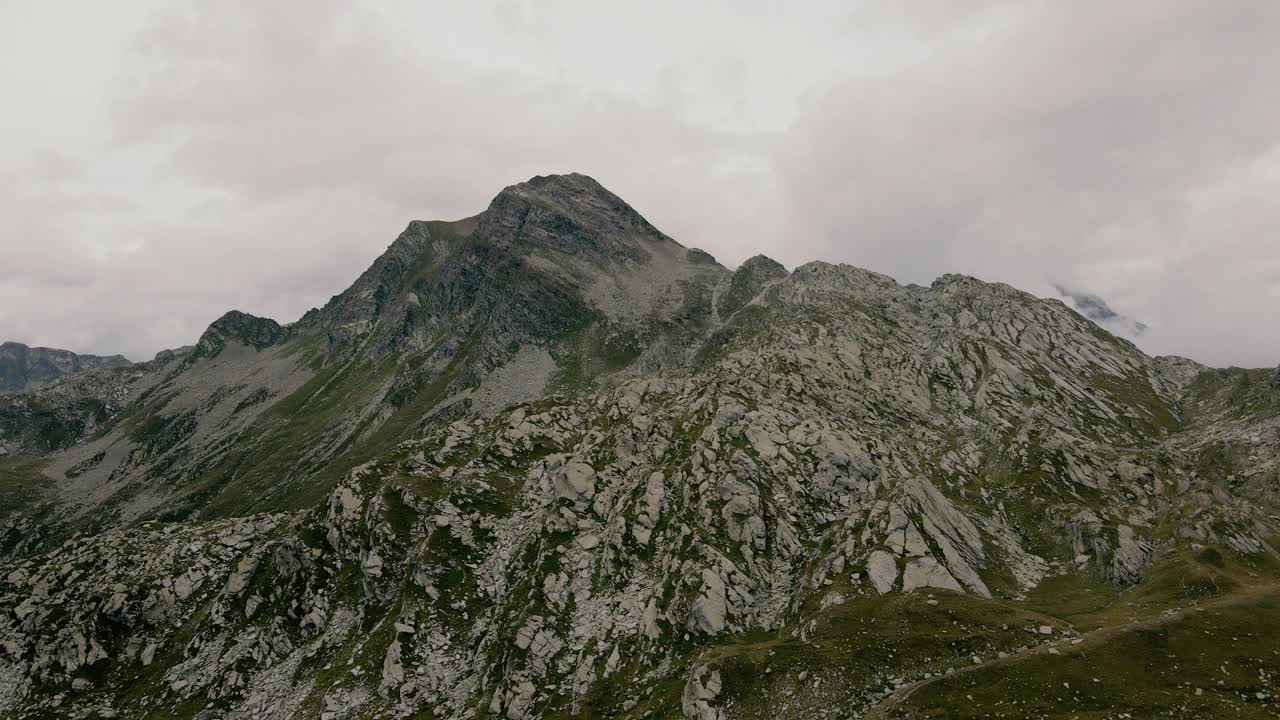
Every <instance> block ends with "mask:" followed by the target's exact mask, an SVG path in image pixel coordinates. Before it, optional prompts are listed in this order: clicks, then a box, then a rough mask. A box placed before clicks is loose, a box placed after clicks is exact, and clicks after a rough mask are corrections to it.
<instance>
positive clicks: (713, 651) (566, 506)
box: [0, 175, 1280, 720]
mask: <svg viewBox="0 0 1280 720" xmlns="http://www.w3.org/2000/svg"><path fill="white" fill-rule="evenodd" d="M192 340H193V342H194V345H193V346H192V347H190V348H183V349H181V350H179V351H166V352H164V353H161V354H160V355H158V356H157V357H156V359H154V360H152V361H149V362H144V363H138V364H134V365H128V366H125V367H98V368H88V369H86V368H83V367H82V368H81V369H80V370H79V371H78V372H75V373H69V374H66V375H65V376H62V377H59V378H51V379H52V382H48V383H45V384H40V385H38V386H31V384H30V383H28V382H24V383H23V384H22V386H21V387H20V388H18V389H20V390H22V392H18V393H14V394H9V395H5V396H2V397H0V715H3V716H4V717H12V718H171V717H184V718H202V719H209V720H212V719H214V718H228V719H230V718H323V719H324V720H337V719H339V718H422V719H426V718H431V719H435V720H442V719H444V718H494V719H499V718H500V719H505V720H522V719H530V720H532V719H533V718H635V719H639V718H688V719H690V720H728V719H730V718H805V719H810V718H898V719H907V718H1062V719H1064V720H1065V719H1066V718H1164V717H1167V718H1191V717H1195V718H1214V717H1222V718H1228V717H1229V718H1264V717H1267V718H1270V717H1275V716H1276V714H1277V712H1280V682H1278V679H1280V560H1278V557H1277V547H1278V545H1277V543H1278V542H1280V384H1278V383H1277V381H1276V378H1277V377H1280V375H1277V371H1276V370H1275V369H1273V368H1266V369H1258V370H1244V369H1238V368H1232V369H1227V370H1218V369H1212V368H1207V367H1202V366H1200V365H1198V364H1196V363H1194V362H1192V361H1190V360H1185V359H1180V358H1174V357H1150V356H1148V355H1146V354H1144V353H1143V352H1142V351H1141V350H1139V349H1138V348H1137V347H1136V346H1134V345H1133V344H1131V343H1130V342H1128V341H1126V340H1123V339H1120V338H1117V337H1115V336H1114V335H1112V334H1110V333H1109V332H1107V331H1106V330H1104V329H1102V328H1100V327H1099V326H1098V325H1096V324H1094V323H1093V322H1092V321H1091V320H1089V319H1088V318H1086V317H1083V316H1082V315H1080V314H1078V313H1077V312H1076V311H1075V310H1073V309H1071V308H1069V307H1068V306H1066V305H1064V304H1063V303H1062V302H1061V301H1059V300H1045V299H1040V298H1037V297H1034V296H1032V295H1029V294H1027V293H1024V292H1020V291H1018V290H1016V289H1014V288H1012V287H1009V286H1007V285H1001V284H993V283H986V282H981V281H979V280H976V279H973V278H970V277H964V276H958V275H948V276H944V277H941V278H939V279H938V280H936V281H935V282H934V283H933V284H932V285H931V286H929V287H920V286H916V285H906V286H904V285H900V284H898V283H897V282H895V281H894V280H893V279H891V278H889V277H886V276H884V275H880V274H877V273H875V272H871V271H868V270H863V269H859V268H856V267H851V266H848V265H833V264H828V263H824V262H813V263H809V264H806V265H802V266H800V267H797V268H795V269H794V270H792V271H788V270H787V269H786V268H784V267H783V266H782V265H780V264H778V263H777V262H774V261H773V260H770V259H768V258H765V257H756V258H752V259H750V260H748V261H747V262H745V263H743V264H742V265H741V266H740V267H739V268H737V269H736V270H730V269H728V268H726V267H724V266H722V265H721V264H719V263H718V262H717V261H716V260H715V259H714V258H712V257H711V256H710V255H708V254H707V253H705V252H702V251H699V250H695V249H691V248H686V247H684V246H682V245H680V244H679V243H677V242H676V241H675V240H673V239H671V238H669V237H667V236H666V235H664V234H663V233H662V232H660V231H659V230H657V229H656V228H655V227H654V226H653V225H651V224H650V223H649V222H648V221H646V220H645V219H644V218H643V217H641V216H640V214H639V213H637V212H636V211H635V210H634V209H632V208H631V207H629V206H628V205H627V204H626V203H625V202H623V201H622V200H621V199H619V198H618V197H617V196H615V195H613V194H612V193H610V192H609V191H607V190H605V189H604V188H603V187H601V186H600V185H599V184H597V183H596V182H595V181H594V180H592V179H590V178H588V177H585V176H582V175H565V176H552V177H538V178H534V179H532V180H530V181H528V182H526V183H522V184H519V185H514V186H512V187H508V188H506V189H505V190H503V191H502V192H501V193H499V194H498V196H497V197H496V198H494V200H493V201H492V203H491V204H490V205H489V207H488V208H487V209H486V210H484V211H483V212H481V213H480V214H478V215H476V216H474V217H471V218H467V219H464V220H459V221H454V222H438V221H414V222H411V223H409V225H408V227H406V228H405V230H404V232H403V233H401V234H400V236H399V237H398V238H396V239H395V241H394V242H393V243H392V244H391V245H390V247H389V248H387V250H386V252H385V253H383V255H382V256H381V257H379V258H378V259H377V260H376V262H374V263H373V265H372V266H371V267H370V268H369V269H368V270H366V271H365V272H364V273H363V274H361V275H360V276H359V278H357V279H356V281H355V282H354V284H353V285H352V286H351V287H350V288H348V289H347V290H346V291H344V292H343V293H341V294H340V295H337V296H335V297H334V298H333V299H332V300H330V301H329V303H327V304H326V305H325V306H324V307H322V308H318V309H314V310H311V311H309V312H308V313H306V314H305V315H304V316H303V317H302V318H300V319H298V320H297V321H296V322H292V323H288V324H281V323H278V322H276V321H274V320H269V319H265V318H258V317H254V316H252V315H248V314H245V313H242V312H230V313H227V314H226V315H224V316H223V317H221V318H220V319H218V320H217V321H216V322H214V323H213V324H212V325H211V326H210V327H209V329H208V330H207V331H206V332H205V333H204V334H203V335H202V336H201V337H200V338H193V339H192ZM6 347H8V346H6ZM6 352H7V351H6ZM6 372H7V371H6ZM6 377H7V375H6Z"/></svg>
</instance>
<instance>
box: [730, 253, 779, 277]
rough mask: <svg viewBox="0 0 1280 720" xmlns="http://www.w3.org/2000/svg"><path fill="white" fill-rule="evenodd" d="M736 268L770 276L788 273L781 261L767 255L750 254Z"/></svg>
mask: <svg viewBox="0 0 1280 720" xmlns="http://www.w3.org/2000/svg"><path fill="white" fill-rule="evenodd" d="M738 270H739V271H746V272H749V273H755V274H761V275H767V276H771V277H772V276H780V275H787V274H788V273H787V268H786V267H784V266H783V265H782V263H780V262H778V261H777V260H774V259H773V258H771V257H769V256H768V255H752V256H751V257H749V258H747V259H746V260H745V261H743V263H742V264H741V265H739V266H738Z"/></svg>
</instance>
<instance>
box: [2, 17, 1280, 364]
mask: <svg viewBox="0 0 1280 720" xmlns="http://www.w3.org/2000/svg"><path fill="white" fill-rule="evenodd" d="M138 2H140V3H142V2H143V0H138ZM144 4H145V3H144ZM126 10H127V12H126ZM130 13H131V14H130ZM118 15H121V16H128V17H136V18H137V22H136V23H134V25H133V26H130V27H127V28H125V27H115V26H113V33H114V34H113V35H112V37H118V42H115V44H111V43H106V42H105V41H102V42H101V43H99V46H100V47H99V46H93V47H99V50H98V52H100V53H101V57H102V58H103V60H104V62H105V61H110V63H111V68H113V69H112V71H111V72H110V73H108V72H107V71H106V70H99V71H98V72H96V73H95V74H94V78H95V81H99V80H100V84H101V85H102V86H99V85H98V84H95V85H94V86H93V88H88V87H86V88H82V90H83V92H79V94H77V92H78V91H74V87H71V89H69V90H67V92H68V93H71V96H72V97H74V98H81V100H80V102H81V104H82V105H83V106H84V107H85V108H87V109H88V110H93V112H88V111H86V112H84V113H83V117H81V116H76V117H75V118H71V119H68V117H67V116H65V115H64V114H60V113H57V112H55V111H56V109H57V108H55V107H54V106H53V105H50V106H49V107H48V108H45V110H47V111H48V113H49V122H48V123H47V127H42V125H41V124H40V123H37V122H30V118H37V119H39V118H40V117H41V116H40V114H39V110H40V108H42V107H43V106H41V105H40V104H39V102H36V100H35V99H33V102H36V109H35V110H31V109H28V111H27V112H26V115H24V117H26V118H28V122H27V125H26V126H24V128H23V131H22V132H21V133H7V134H6V135H7V136H9V137H10V138H15V137H16V138H18V139H17V140H13V139H11V140H8V141H0V157H6V158H14V159H15V161H14V162H11V163H7V165H6V166H7V167H9V168H10V170H8V171H7V172H3V173H0V221H2V222H3V226H4V230H3V232H2V234H0V258H3V261H4V262H0V337H3V338H6V339H8V338H13V339H18V340H23V341H27V342H38V343H44V344H52V345H59V346H64V347H70V348H72V349H75V350H81V351H97V352H114V351H118V350H122V351H126V352H129V353H132V354H133V355H135V356H144V355H147V354H150V353H152V352H154V351H155V350H157V349H160V348H161V347H166V346H172V345H178V344H183V343H187V342H191V341H192V340H193V339H194V338H195V337H196V336H197V335H198V334H199V332H200V331H201V330H202V329H203V327H204V326H205V325H206V324H207V323H208V322H209V321H211V320H212V319H213V318H215V317H217V315H219V314H220V313H221V312H222V311H224V310H226V309H229V308H232V307H235V308H239V309H243V310H246V311H249V312H254V313H258V314H264V315H270V316H273V317H276V318H278V319H281V320H285V321H288V320H292V319H294V318H296V317H298V316H299V315H300V314H301V313H302V312H303V311H305V310H306V309H307V308H309V307H311V306H314V305H318V304H321V303H323V302H324V301H325V300H326V299H327V298H328V296H329V295H331V294H334V293H336V292H338V291H340V290H341V289H342V288H343V287H344V286H345V285H346V284H347V283H349V282H350V281H351V280H352V279H354V277H355V276H356V275H357V274H358V273H359V272H360V271H361V270H362V269H363V268H364V267H365V266H366V265H367V264H368V263H369V262H370V261H371V260H372V259H373V257H375V256H376V255H377V253H378V252H380V251H381V249H382V248H383V247H385V245H386V244H387V243H389V242H390V241H391V240H392V239H393V238H394V236H395V234H396V233H397V232H398V231H399V230H400V229H401V228H402V227H403V226H404V224H405V223H406V222H407V221H408V220H409V219H412V218H433V217H443V218H452V217H461V216H464V215H469V214H472V213H474V212H477V211H479V210H480V209H482V208H483V207H484V206H485V204H487V202H488V200H489V198H490V197H491V196H492V195H493V194H494V193H495V192H496V191H497V190H499V189H500V188H501V187H502V186H504V185H507V184H510V183H512V182H517V181H520V180H523V179H525V178H527V177H529V176H532V175H535V174H545V173H548V172H561V171H570V170H577V171H581V172H586V173H589V174H591V175H594V176H595V177H597V178H598V179H599V180H601V181H602V182H604V183H605V184H606V185H608V186H609V187H610V188H611V189H613V190H614V191H615V192H617V193H618V194H619V195H621V196H622V197H624V198H626V199H627V200H628V201H629V202H631V203H632V204H633V205H635V206H636V207H637V209H639V210H640V211H641V212H642V213H644V214H645V215H646V216H647V217H649V219H650V220H651V221H653V222H654V223H655V224H656V225H658V226H659V227H660V228H662V229H663V230H664V231H666V232H667V233H668V234H671V235H672V236H674V237H676V238H677V239H678V240H680V241H682V242H684V243H685V244H688V245H694V246H698V247H703V248H705V249H707V250H709V251H710V252H712V253H713V254H716V255H717V256H718V257H720V258H721V259H722V260H724V261H726V262H728V263H736V262H738V261H741V260H742V259H744V258H746V257H747V256H749V255H751V254H754V253H756V252H764V253H766V254H769V255H771V256H773V257H776V258H778V259H779V260H782V261H783V262H785V263H787V264H790V265H794V264H798V263H801V262H804V261H807V260H810V259H825V260H830V261H843V262H850V263H853V264H856V265H861V266H864V267H870V268H872V269H876V270H880V271H882V272H887V273H889V274H891V275H894V276H895V277H898V278H899V279H900V280H901V281H904V282H921V283H927V282H929V281H930V280H931V279H932V278H933V277H934V276H936V275H938V274H941V273H943V272H953V271H958V272H966V273H970V274H974V275H977V276H979V277H983V278H985V279H991V280H1002V281H1007V282H1010V283H1012V284H1015V285H1018V286H1020V287H1023V288H1025V289H1028V290H1031V291H1033V292H1038V293H1040V294H1043V295H1046V296H1054V295H1056V293H1055V292H1054V291H1053V289H1052V287H1051V286H1052V283H1054V282H1061V283H1064V284H1067V285H1069V286H1071V287H1073V288H1079V289H1082V290H1086V291H1090V292H1095V293H1097V294H1099V295H1101V296H1103V297H1105V298H1106V299H1107V300H1108V302H1110V303H1111V304H1112V305H1113V306H1115V307H1116V309H1117V310H1118V311H1120V312H1122V313H1124V314H1127V315H1130V316H1132V317H1135V318H1137V319H1139V320H1142V321H1144V322H1147V323H1149V324H1150V325H1151V326H1152V329H1151V330H1150V331H1149V332H1148V333H1146V334H1144V336H1143V339H1142V343H1143V344H1144V346H1145V347H1147V348H1148V349H1149V350H1151V351H1153V352H1176V353H1179V354H1185V355H1189V356H1192V357H1195V358H1196V359H1200V360H1202V361H1207V362H1212V363H1215V364H1229V363H1234V364H1243V365H1270V364H1274V363H1275V362H1276V361H1277V360H1280V338H1275V337H1271V336H1269V334H1268V333H1266V332H1265V330H1264V328H1266V327H1267V322H1268V320H1269V319H1270V317H1271V316H1273V315H1274V311H1275V310H1276V309H1277V305H1280V249H1278V248H1280V243H1277V242H1276V241H1275V239H1274V238H1273V236H1274V235H1275V233H1276V230H1277V228H1280V210H1277V209H1275V207H1274V203H1273V202H1268V201H1269V200H1270V199H1271V198H1273V197H1275V196H1276V190H1277V189H1278V188H1277V185H1280V145H1278V143H1280V130H1278V129H1277V128H1280V91H1277V89H1276V87H1275V86H1274V83H1272V82H1269V75H1270V74H1271V73H1270V68H1272V67H1277V66H1280V50H1278V49H1277V47H1276V43H1274V42H1272V40H1273V38H1272V37H1269V36H1270V35H1273V34H1274V33H1273V31H1272V30H1271V29H1272V28H1275V27H1277V21H1280V6H1275V5H1274V4H1272V3H1251V2H1243V1H1241V2H1230V1H1229V2H1221V3H1219V2H1208V0H1205V1H1203V2H1193V1H1192V0H1170V1H1167V2H1166V1H1161V2H1155V1H1154V0H1142V1H1139V2H1135V3H1125V4H1124V5H1123V7H1114V6H1113V7H1106V6H1104V5H1101V4H1093V3H1071V4H1066V3H1034V2H1033V3H1026V2H1017V3H1013V2H995V1H992V2H959V3H957V2H946V3H943V2H936V1H933V0H925V1H922V2H916V3H909V4H903V3H890V2H887V1H882V0H876V1H873V2H864V3H862V4H860V5H858V6H856V7H855V9H854V10H852V11H849V10H846V9H845V4H843V3H829V4H827V3H824V4H822V5H819V4H816V3H815V4H813V5H812V6H811V7H809V8H801V9H789V10H787V11H786V12H783V11H781V10H779V9H778V7H777V6H774V5H772V4H759V5H755V4H745V5H744V4H734V3H724V4H719V3H712V4H709V5H707V6H706V7H705V9H703V10H702V11H701V12H700V13H698V14H689V13H688V12H687V11H686V10H684V9H683V8H682V6H681V5H680V4H677V3H670V4H668V3H657V4H655V5H653V6H652V8H650V9H648V10H647V11H646V12H645V13H637V12H629V14H628V15H627V16H626V17H623V18H617V17H613V16H611V14H610V13H606V12H602V11H601V10H600V9H599V7H598V6H596V5H594V4H591V3H579V2H576V1H575V0H563V1H562V2H557V3H551V4H539V5H536V6H534V5H529V4H525V3H518V2H497V3H493V4H489V5H484V4H479V3H477V4H468V5H467V6H466V7H465V8H463V7H462V6H458V7H443V6H442V7H431V6H429V5H428V6H426V7H425V8H424V6H419V5H417V4H405V5H404V6H394V5H393V6H389V7H384V8H382V9H380V10H379V11H378V12H374V11H372V10H368V11H366V10H352V9H349V7H348V4H346V3H338V2H332V1H329V0H318V1H310V2H301V1H300V0H293V1H291V2H279V3H251V2H226V3H217V4H199V5H195V6H190V7H184V8H181V9H160V10H154V9H152V8H149V7H145V6H144V5H143V4H140V5H138V6H136V7H135V6H134V5H128V7H127V8H125V10H121V11H120V12H119V13H118ZM113 22H114V23H116V25H121V24H123V23H124V20H121V19H119V18H115V19H114V20H113ZM37 25H38V23H37ZM55 28H56V25H49V27H48V28H46V29H55ZM30 29H31V30H33V31H34V30H38V29H39V27H36V26H35V25H33V28H30ZM104 48H105V49H104ZM0 52H4V51H0ZM14 52H16V51H14ZM25 52H28V53H29V56H26V57H17V58H13V60H14V61H15V62H16V61H25V62H26V64H27V65H30V63H31V62H32V61H39V60H41V59H42V57H43V56H42V55H41V54H40V52H43V51H40V50H38V49H37V50H30V49H29V48H28V50H26V51H25ZM85 52H86V53H87V52H89V51H88V50H86V51H85ZM30 53H35V54H34V55H30ZM11 64H12V63H11ZM59 67H61V66H56V67H55V66H51V68H52V69H51V70H50V73H54V72H55V71H57V72H58V73H62V72H64V71H63V70H58V68H59ZM72 69H73V68H72ZM70 70H71V69H67V70H66V71H65V72H66V74H67V76H68V77H70V76H72V75H73V73H71V72H70ZM104 76H106V77H108V78H109V79H106V80H101V78H102V77H104ZM6 77H7V76H5V75H3V74H0V81H5V82H6V83H7V80H6ZM59 77H61V76H59ZM68 82H70V81H68ZM61 87H70V86H68V85H66V84H64V85H62V86H61ZM104 88H105V89H104ZM90 90H92V92H89V91H90ZM82 96H83V98H90V99H92V100H93V102H90V99H83V98H82ZM32 97H33V98H34V96H32ZM42 133H43V134H42Z"/></svg>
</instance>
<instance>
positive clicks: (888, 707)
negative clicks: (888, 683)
mask: <svg viewBox="0 0 1280 720" xmlns="http://www.w3.org/2000/svg"><path fill="white" fill-rule="evenodd" d="M1269 593H1280V585H1270V584H1269V585H1260V586H1258V587H1254V588H1250V589H1248V590H1243V591H1241V592H1237V593H1233V594H1232V595H1229V596H1227V597H1223V598H1217V599H1214V600H1210V601H1209V602H1205V603H1201V604H1198V605H1188V606H1187V607H1184V608H1182V609H1180V610H1175V611H1173V612H1165V613H1161V614H1160V615H1157V616H1156V617H1153V618H1147V619H1144V620H1135V621H1133V622H1129V623H1125V624H1122V625H1109V626H1107V627H1102V628H1098V629H1097V630H1091V631H1089V632H1087V633H1082V634H1080V635H1077V636H1075V637H1073V638H1063V639H1060V640H1055V641H1053V642H1048V643H1044V644H1041V645H1036V646H1034V647H1030V648H1027V649H1026V650H1023V651H1022V652H1018V653H1013V654H1010V655H1008V656H1006V657H1002V658H993V659H991V660H988V661H985V662H982V663H976V664H973V665H969V666H967V667H963V668H960V669H959V670H956V671H955V672H953V673H951V674H950V675H936V676H934V677H931V678H926V679H924V680H917V681H916V682H913V683H908V684H906V685H903V686H902V687H900V688H898V689H896V690H894V691H893V692H891V693H889V694H888V695H886V696H884V698H882V699H881V700H880V702H878V703H876V704H875V705H872V706H871V707H869V708H867V710H866V711H865V712H864V713H863V714H862V715H861V720H892V719H893V718H894V715H893V712H894V711H895V710H897V709H898V707H900V706H901V705H902V704H903V703H905V702H906V701H907V700H908V699H909V698H910V697H911V696H912V695H914V694H915V692H916V691H917V690H919V689H920V688H923V687H928V686H929V685H932V684H934V683H937V682H940V681H942V680H949V679H951V678H955V677H958V676H961V675H964V674H966V673H972V672H976V671H978V670H985V669H987V668H993V667H1001V666H1004V665H1013V664H1015V663H1019V662H1022V661H1023V660H1027V659H1028V658H1033V657H1039V656H1041V655H1048V654H1050V653H1049V650H1050V649H1051V648H1052V649H1056V650H1057V651H1058V652H1059V653H1061V655H1062V656H1063V657H1066V656H1068V655H1071V654H1074V653H1076V652H1079V651H1080V650H1088V649H1089V648H1092V647H1097V646H1099V645H1101V644H1103V643H1105V642H1107V641H1109V640H1111V639H1112V638H1114V637H1116V636H1117V635H1121V634H1123V633H1129V632H1133V631H1135V630H1147V629H1152V628H1157V627H1161V626H1164V625H1169V624H1171V623H1174V622H1177V621H1179V620H1181V619H1183V618H1185V617H1187V616H1188V615H1190V614H1192V613H1199V612H1206V611H1208V610H1212V609H1214V608H1221V607H1231V606H1233V605H1239V604H1242V603H1244V602H1246V601H1250V600H1256V599H1257V598H1258V597H1260V596H1263V595H1267V594H1269ZM1075 640H1079V641H1080V642H1074V641H1075Z"/></svg>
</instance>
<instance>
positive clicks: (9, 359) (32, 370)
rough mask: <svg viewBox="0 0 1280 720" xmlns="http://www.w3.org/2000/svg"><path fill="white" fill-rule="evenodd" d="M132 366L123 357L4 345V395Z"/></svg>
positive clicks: (0, 368) (0, 370)
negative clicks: (93, 372) (104, 370)
mask: <svg viewBox="0 0 1280 720" xmlns="http://www.w3.org/2000/svg"><path fill="white" fill-rule="evenodd" d="M131 364H132V363H130V362H129V360H128V359H127V358H125V357H124V356H123V355H111V356H107V357H100V356H98V355H77V354H76V353H73V352H71V351H70V350H58V349H55V348H45V347H35V348H33V347H28V346H26V345H23V344H22V343H16V342H5V343H0V394H4V393H14V392H22V391H24V390H31V389H34V388H38V387H40V386H43V385H48V384H50V383H53V382H56V381H58V380H60V379H61V378H64V377H67V376H68V375H74V374H76V373H79V372H82V371H87V370H98V369H102V368H119V367H128V366H129V365H131Z"/></svg>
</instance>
